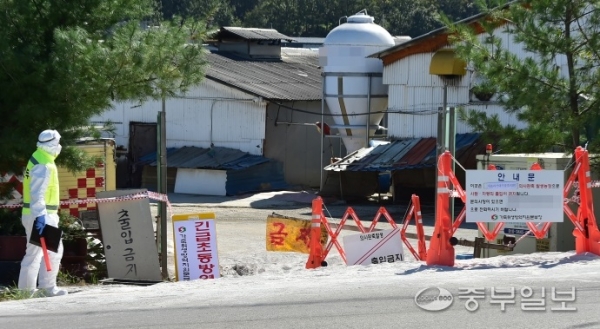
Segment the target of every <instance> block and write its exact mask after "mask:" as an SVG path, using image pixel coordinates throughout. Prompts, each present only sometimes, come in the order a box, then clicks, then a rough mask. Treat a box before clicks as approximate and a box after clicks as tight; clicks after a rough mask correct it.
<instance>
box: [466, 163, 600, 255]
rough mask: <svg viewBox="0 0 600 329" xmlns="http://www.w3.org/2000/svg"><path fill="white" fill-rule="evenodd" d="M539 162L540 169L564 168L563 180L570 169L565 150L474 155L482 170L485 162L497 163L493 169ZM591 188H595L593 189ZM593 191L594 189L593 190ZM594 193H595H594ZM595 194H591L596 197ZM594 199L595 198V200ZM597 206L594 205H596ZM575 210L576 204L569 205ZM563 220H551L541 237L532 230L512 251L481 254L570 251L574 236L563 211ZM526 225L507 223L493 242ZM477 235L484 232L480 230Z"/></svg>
mask: <svg viewBox="0 0 600 329" xmlns="http://www.w3.org/2000/svg"><path fill="white" fill-rule="evenodd" d="M536 162H537V163H538V164H539V165H540V166H541V167H542V168H543V169H547V170H564V171H565V174H564V176H565V178H564V179H565V182H566V180H567V179H568V178H569V175H570V174H571V171H572V169H573V164H574V163H573V161H572V157H571V156H569V155H565V154H564V153H536V154H491V155H489V156H488V155H477V169H479V170H484V169H486V168H487V166H488V164H493V165H495V166H496V170H529V169H530V168H531V165H532V164H533V163H536ZM593 190H594V189H593ZM594 192H595V191H594ZM594 194H595V193H594ZM596 199H597V198H594V200H596ZM594 203H595V202H594ZM599 207H600V205H599V206H596V207H595V209H598V208H599ZM571 209H572V210H574V211H575V213H577V212H576V209H577V205H573V206H572V207H571ZM561 215H562V216H563V222H562V223H553V224H552V225H551V226H550V229H549V230H548V233H547V235H546V237H545V238H544V239H536V238H535V237H534V236H533V234H532V233H530V234H529V236H527V237H525V238H523V239H522V240H521V241H520V242H519V243H518V244H517V245H516V246H515V248H514V250H513V251H503V250H494V249H485V248H484V249H483V250H482V255H481V256H482V257H493V256H498V255H512V254H530V253H534V252H543V251H570V250H574V249H575V237H574V236H573V229H574V226H573V223H572V222H571V220H570V219H569V218H568V217H567V216H566V215H565V214H564V212H563V213H562V214H561ZM485 225H486V226H487V228H488V230H490V231H491V230H493V228H494V227H495V226H496V223H485ZM528 231H529V228H528V227H527V225H526V224H525V223H506V224H505V225H504V228H503V230H501V231H500V233H499V234H498V236H497V238H496V239H497V240H496V241H490V242H494V243H500V244H506V243H507V242H509V241H511V240H512V242H514V241H516V240H518V239H519V238H521V237H522V236H523V235H524V234H525V233H527V232H528ZM479 237H483V234H482V233H481V232H479Z"/></svg>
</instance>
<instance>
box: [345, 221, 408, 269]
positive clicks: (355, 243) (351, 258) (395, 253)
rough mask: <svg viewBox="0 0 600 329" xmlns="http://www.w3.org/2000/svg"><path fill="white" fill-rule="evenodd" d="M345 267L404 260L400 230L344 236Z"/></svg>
mask: <svg viewBox="0 0 600 329" xmlns="http://www.w3.org/2000/svg"><path fill="white" fill-rule="evenodd" d="M343 241H344V251H345V252H346V265H359V264H360V265H368V264H380V263H394V262H401V261H402V260H404V257H403V256H402V254H403V248H402V238H401V237H400V228H395V229H392V230H383V231H377V232H370V233H361V234H353V235H347V236H344V240H343Z"/></svg>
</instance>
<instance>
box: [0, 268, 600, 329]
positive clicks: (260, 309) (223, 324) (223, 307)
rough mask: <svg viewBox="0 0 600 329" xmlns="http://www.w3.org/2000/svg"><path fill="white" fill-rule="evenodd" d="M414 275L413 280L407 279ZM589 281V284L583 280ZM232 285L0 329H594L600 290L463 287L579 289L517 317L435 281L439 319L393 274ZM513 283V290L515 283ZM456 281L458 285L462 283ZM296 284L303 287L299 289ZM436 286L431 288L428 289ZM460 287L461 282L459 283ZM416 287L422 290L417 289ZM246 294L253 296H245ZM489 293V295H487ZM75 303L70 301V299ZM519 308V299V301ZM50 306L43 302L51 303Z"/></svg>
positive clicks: (39, 316)
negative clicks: (441, 290) (446, 298)
mask: <svg viewBox="0 0 600 329" xmlns="http://www.w3.org/2000/svg"><path fill="white" fill-rule="evenodd" d="M412 275H414V273H413V274H412ZM588 279H590V278H588ZM239 280H240V282H238V283H236V285H235V286H226V287H223V289H222V291H221V294H220V295H218V296H216V295H214V294H210V295H205V294H204V293H203V290H202V289H201V288H198V289H195V291H193V293H188V294H184V295H181V294H166V295H162V296H142V297H140V298H139V299H138V301H137V302H134V301H132V300H131V298H129V297H128V296H123V299H124V300H125V301H124V302H118V301H117V302H114V303H113V304H111V305H107V304H105V303H104V304H100V305H96V306H95V305H94V304H90V303H86V304H78V303H77V302H76V301H73V303H72V304H69V305H64V306H62V307H61V308H60V309H58V310H55V311H48V310H46V308H48V305H44V304H41V305H40V304H37V305H31V309H30V310H29V311H27V312H24V314H2V305H0V314H1V316H0V327H2V328H11V329H30V328H45V329H61V328H88V329H92V328H111V329H117V328H174V329H175V328H266V329H269V328H273V329H280V328H319V329H329V328H361V329H362V328H439V327H442V328H599V327H600V316H599V315H598V301H599V297H598V296H599V294H600V283H599V282H598V279H597V278H596V279H595V280H594V282H587V280H586V279H584V278H577V275H576V274H575V275H574V278H573V279H571V280H569V281H563V282H560V283H557V281H555V280H552V278H543V279H536V280H531V279H529V280H515V279H514V278H506V277H504V278H503V277H494V278H489V279H488V280H485V279H481V278H480V279H475V280H473V281H472V282H471V283H470V284H469V287H477V286H481V287H486V288H489V287H490V286H491V284H492V283H493V284H495V285H498V284H500V285H502V284H504V285H511V286H516V287H517V289H519V287H520V286H522V285H530V286H532V287H535V288H534V289H535V291H538V290H539V289H540V287H543V286H545V287H548V289H550V287H558V288H559V289H562V290H568V289H570V288H571V287H573V286H576V287H577V300H576V301H575V302H573V303H569V304H567V306H569V307H575V308H576V311H575V312H552V311H550V308H551V307H556V306H557V305H556V304H555V303H551V300H550V297H548V296H547V298H546V299H547V303H548V304H547V306H546V307H545V309H546V311H543V312H525V311H521V310H520V309H519V308H520V304H519V303H518V302H517V304H516V305H510V304H509V305H507V306H506V311H505V312H502V311H501V309H500V305H492V304H490V302H489V301H490V299H489V298H487V297H486V299H485V300H481V302H480V304H479V307H478V310H476V311H475V312H472V313H471V312H469V311H467V310H466V309H465V305H464V300H459V298H457V296H458V291H457V284H456V283H453V282H452V281H454V280H449V281H446V282H437V283H438V284H439V285H440V286H442V287H446V288H447V289H448V290H449V291H450V292H451V293H452V294H454V298H455V300H454V303H453V305H451V306H450V308H449V309H447V310H444V311H442V312H428V311H424V310H422V309H420V308H418V307H417V306H416V305H415V302H414V296H415V292H416V291H417V289H418V288H417V287H414V286H413V285H414V283H413V282H412V280H410V278H408V277H407V276H404V275H400V274H399V275H395V276H392V277H388V278H385V279H382V280H381V281H380V282H376V283H373V282H367V283H366V284H361V283H360V282H348V281H347V280H343V282H341V283H337V284H336V283H334V282H331V285H329V286H321V287H319V288H318V289H317V288H315V287H310V282H307V281H296V280H294V279H288V280H287V281H288V282H286V283H287V284H284V283H282V282H274V283H272V284H269V283H268V282H265V284H264V285H261V286H257V285H255V284H254V285H252V286H250V285H248V284H247V283H245V282H244V280H243V279H239ZM515 281H518V283H515ZM461 282H462V281H461ZM300 284H301V285H300ZM432 285H434V282H432ZM462 285H463V286H464V283H463V284H462ZM419 288H420V287H419ZM245 290H251V291H252V293H253V295H254V296H253V297H249V296H248V293H247V291H245ZM486 294H487V292H486ZM73 297H74V296H73ZM517 301H518V299H517ZM49 302H50V301H48V303H49Z"/></svg>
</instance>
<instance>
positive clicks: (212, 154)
mask: <svg viewBox="0 0 600 329" xmlns="http://www.w3.org/2000/svg"><path fill="white" fill-rule="evenodd" d="M268 161H269V159H267V158H265V157H263V156H260V155H251V154H248V153H245V152H242V151H240V150H236V149H230V148H225V147H213V148H200V147H195V146H184V147H181V148H170V149H168V150H167V167H169V168H191V169H216V170H240V169H244V168H249V167H252V166H255V165H257V164H261V163H264V162H268ZM144 163H147V164H148V165H150V166H156V165H157V162H156V153H151V154H147V155H145V156H143V157H142V158H141V159H140V161H139V162H138V164H144Z"/></svg>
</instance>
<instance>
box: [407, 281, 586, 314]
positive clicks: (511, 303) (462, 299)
mask: <svg viewBox="0 0 600 329" xmlns="http://www.w3.org/2000/svg"><path fill="white" fill-rule="evenodd" d="M576 294H577V289H575V287H570V288H562V287H561V288H558V287H550V288H546V287H540V288H533V287H528V286H523V287H520V288H517V287H491V288H485V287H475V288H458V294H457V296H456V298H455V297H454V296H453V295H452V294H451V293H450V291H448V290H446V289H444V288H439V287H429V288H425V289H421V290H420V291H419V292H417V294H416V295H415V304H416V305H417V306H418V307H419V308H421V309H423V310H426V311H443V310H445V309H447V308H449V307H450V306H452V304H453V303H454V299H456V303H454V304H457V305H458V306H463V307H464V308H465V310H467V311H468V312H471V313H472V312H475V311H477V310H479V309H480V308H481V307H482V306H483V307H485V308H490V307H491V308H497V309H498V311H500V312H503V313H504V312H514V311H533V312H547V311H548V310H549V311H550V312H576V311H577V308H576V307H575V306H573V304H574V303H575V301H576Z"/></svg>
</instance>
